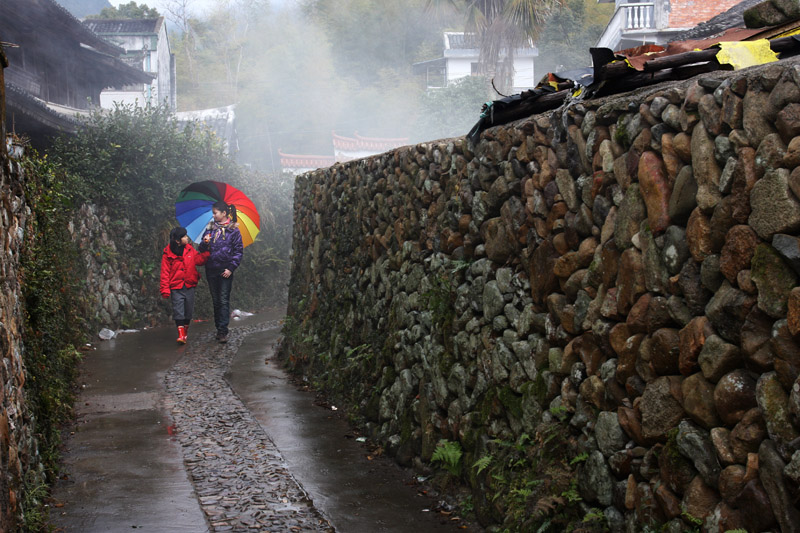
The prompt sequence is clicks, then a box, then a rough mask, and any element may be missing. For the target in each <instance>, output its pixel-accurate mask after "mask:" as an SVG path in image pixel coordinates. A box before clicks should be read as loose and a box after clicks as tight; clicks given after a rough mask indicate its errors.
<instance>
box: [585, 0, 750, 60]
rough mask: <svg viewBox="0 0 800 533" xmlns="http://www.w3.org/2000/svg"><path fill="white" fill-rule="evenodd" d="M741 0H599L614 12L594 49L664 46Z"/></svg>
mask: <svg viewBox="0 0 800 533" xmlns="http://www.w3.org/2000/svg"><path fill="white" fill-rule="evenodd" d="M741 1H742V0H714V1H711V0H651V1H649V2H635V1H632V0H598V2H600V3H611V2H614V3H615V4H616V10H615V11H614V15H613V16H612V17H611V20H610V21H609V23H608V25H607V26H606V29H605V30H604V31H603V34H602V35H601V36H600V39H599V40H598V41H597V46H598V47H601V48H610V49H612V50H623V49H626V48H633V47H635V46H640V45H642V44H666V43H668V42H669V41H671V40H673V39H675V38H676V37H679V36H680V34H682V33H683V32H686V30H689V29H690V28H694V27H695V26H697V25H698V24H700V23H701V22H705V21H707V20H709V19H711V18H712V17H714V16H716V15H718V14H720V13H722V12H723V11H726V10H728V9H730V8H731V7H733V6H735V5H737V4H739V3H740V2H741Z"/></svg>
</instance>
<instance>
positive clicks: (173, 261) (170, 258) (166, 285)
mask: <svg viewBox="0 0 800 533" xmlns="http://www.w3.org/2000/svg"><path fill="white" fill-rule="evenodd" d="M208 256H209V253H208V252H204V253H199V254H198V253H197V251H195V249H194V248H193V247H192V245H191V244H190V243H189V237H188V235H187V234H186V228H183V227H177V228H173V229H172V231H170V232H169V243H167V245H166V246H165V247H164V253H163V254H162V256H161V284H160V289H161V297H162V298H172V318H173V319H174V320H175V325H176V326H177V327H178V343H180V344H186V339H187V336H188V330H189V323H190V322H191V321H192V311H193V310H194V288H195V287H197V282H198V281H200V274H199V273H198V272H197V267H198V265H202V264H203V263H205V262H206V260H207V259H208Z"/></svg>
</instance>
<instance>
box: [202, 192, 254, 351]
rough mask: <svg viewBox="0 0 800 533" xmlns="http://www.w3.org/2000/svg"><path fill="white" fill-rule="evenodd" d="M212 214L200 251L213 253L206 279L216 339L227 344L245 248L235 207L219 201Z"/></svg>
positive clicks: (207, 264)
mask: <svg viewBox="0 0 800 533" xmlns="http://www.w3.org/2000/svg"><path fill="white" fill-rule="evenodd" d="M211 212H212V216H213V218H212V220H211V222H209V223H208V225H207V226H206V228H205V231H204V232H203V237H202V242H201V243H200V246H199V250H200V251H201V252H205V251H208V252H209V253H210V255H209V257H208V260H207V261H206V279H207V280H208V288H209V290H210V291H211V301H212V302H213V304H214V325H215V326H216V328H217V337H216V338H217V340H218V341H219V342H221V343H225V342H228V324H229V322H230V296H231V289H232V288H233V273H234V272H235V271H236V268H237V267H238V266H239V263H241V261H242V253H243V250H244V246H243V244H242V234H241V232H240V231H239V227H238V224H237V223H236V207H235V206H233V205H228V204H227V203H225V202H223V201H218V202H215V203H214V204H213V205H212V207H211Z"/></svg>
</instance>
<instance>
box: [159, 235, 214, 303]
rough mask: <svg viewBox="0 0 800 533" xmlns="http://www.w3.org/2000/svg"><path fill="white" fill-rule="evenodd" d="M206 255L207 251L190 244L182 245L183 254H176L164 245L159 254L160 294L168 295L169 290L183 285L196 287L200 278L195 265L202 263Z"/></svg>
mask: <svg viewBox="0 0 800 533" xmlns="http://www.w3.org/2000/svg"><path fill="white" fill-rule="evenodd" d="M208 255H209V254H208V252H198V251H197V250H195V249H194V248H192V245H191V244H187V245H186V246H184V248H183V255H177V254H175V252H173V251H172V249H171V248H170V246H169V244H168V245H166V246H165V247H164V253H163V255H162V256H161V296H165V297H166V296H169V291H170V290H172V289H182V288H183V287H184V285H185V286H186V287H197V282H198V280H199V279H200V273H199V272H197V266H198V265H202V264H204V263H205V262H206V260H207V259H208Z"/></svg>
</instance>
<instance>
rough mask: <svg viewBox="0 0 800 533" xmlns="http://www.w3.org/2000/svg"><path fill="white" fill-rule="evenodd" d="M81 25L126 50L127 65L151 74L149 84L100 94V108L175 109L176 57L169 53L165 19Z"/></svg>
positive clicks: (126, 86)
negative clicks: (151, 79) (164, 107)
mask: <svg viewBox="0 0 800 533" xmlns="http://www.w3.org/2000/svg"><path fill="white" fill-rule="evenodd" d="M84 23H85V24H86V25H87V26H88V27H89V28H90V29H91V30H92V31H94V32H95V33H96V34H98V35H100V36H101V37H103V38H104V39H106V40H107V41H110V42H112V43H114V44H116V45H117V46H119V47H121V48H123V49H124V50H125V55H124V56H123V57H122V59H123V60H125V61H126V62H127V63H128V64H130V65H132V66H135V67H137V68H140V69H142V70H144V71H145V72H151V73H153V74H154V75H155V76H156V77H155V79H154V80H153V82H152V83H150V84H136V85H125V86H123V87H110V88H108V89H106V90H104V91H103V92H102V93H101V94H100V106H101V107H103V108H107V109H110V108H113V107H114V104H115V103H119V104H133V105H138V106H144V105H146V104H148V103H149V104H151V105H160V104H166V105H167V107H169V108H170V109H173V110H174V109H176V107H177V106H176V94H177V90H176V83H175V81H176V78H177V74H176V71H175V55H174V54H173V53H172V52H171V51H170V47H169V39H168V38H167V25H166V24H165V23H164V17H159V18H155V19H87V20H85V21H84Z"/></svg>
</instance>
